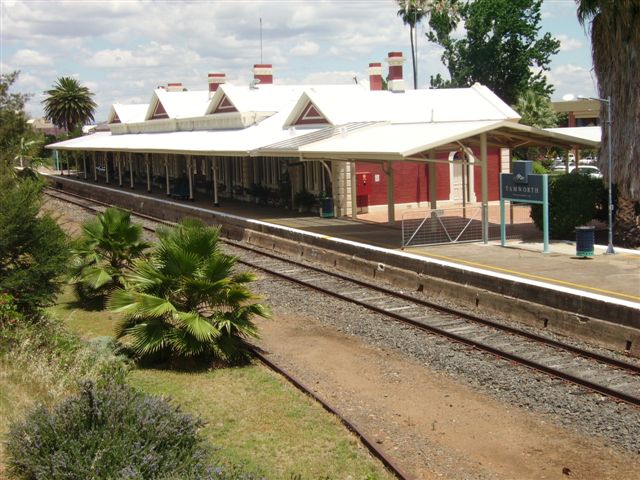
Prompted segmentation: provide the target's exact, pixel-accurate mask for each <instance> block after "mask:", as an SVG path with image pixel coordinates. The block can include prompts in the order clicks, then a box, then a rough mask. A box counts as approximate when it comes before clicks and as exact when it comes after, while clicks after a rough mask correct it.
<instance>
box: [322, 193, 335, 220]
mask: <svg viewBox="0 0 640 480" xmlns="http://www.w3.org/2000/svg"><path fill="white" fill-rule="evenodd" d="M320 204H321V208H320V216H321V217H322V218H333V198H331V197H325V198H323V199H322V200H320Z"/></svg>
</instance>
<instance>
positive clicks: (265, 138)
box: [46, 112, 320, 157]
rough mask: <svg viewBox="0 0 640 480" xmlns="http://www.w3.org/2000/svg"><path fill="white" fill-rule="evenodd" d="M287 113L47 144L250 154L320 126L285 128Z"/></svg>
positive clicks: (93, 148) (80, 148)
mask: <svg viewBox="0 0 640 480" xmlns="http://www.w3.org/2000/svg"><path fill="white" fill-rule="evenodd" d="M284 115H285V112H283V113H277V114H275V115H273V116H272V117H269V118H267V119H265V120H263V121H262V122H260V123H259V124H258V125H253V126H251V127H248V128H243V129H233V130H196V131H178V132H162V133H137V134H127V135H113V134H112V133H111V132H98V133H95V134H93V135H87V136H83V137H78V138H73V139H70V140H65V141H63V142H58V143H54V144H51V145H47V147H46V148H49V149H52V150H72V151H87V152H91V151H94V152H95V151H97V152H137V153H172V154H180V155H224V156H241V157H247V156H250V155H251V154H252V152H255V151H256V149H258V148H259V147H261V146H263V145H267V144H269V143H272V142H273V141H274V140H279V141H283V140H289V139H292V138H295V137H297V136H302V135H304V134H307V133H312V132H315V131H317V130H319V129H320V128H319V127H317V128H305V129H289V130H283V129H282V121H283V118H282V117H283V116H284Z"/></svg>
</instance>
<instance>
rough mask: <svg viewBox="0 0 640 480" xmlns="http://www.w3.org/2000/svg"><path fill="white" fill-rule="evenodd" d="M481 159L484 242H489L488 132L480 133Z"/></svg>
mask: <svg viewBox="0 0 640 480" xmlns="http://www.w3.org/2000/svg"><path fill="white" fill-rule="evenodd" d="M480 161H481V167H482V243H485V244H486V243H489V173H488V162H487V134H486V133H481V134H480Z"/></svg>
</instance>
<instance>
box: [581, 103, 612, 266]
mask: <svg viewBox="0 0 640 480" xmlns="http://www.w3.org/2000/svg"><path fill="white" fill-rule="evenodd" d="M578 98H579V99H581V100H597V101H598V102H601V103H604V104H605V105H606V106H607V148H608V159H607V160H608V163H607V168H608V170H609V175H608V184H609V188H608V189H609V243H608V245H607V254H608V255H613V254H614V253H616V252H615V251H614V249H613V201H612V199H611V195H612V192H611V177H612V176H613V171H612V169H611V157H612V156H613V153H612V151H611V95H609V96H607V98H599V97H584V96H582V95H578Z"/></svg>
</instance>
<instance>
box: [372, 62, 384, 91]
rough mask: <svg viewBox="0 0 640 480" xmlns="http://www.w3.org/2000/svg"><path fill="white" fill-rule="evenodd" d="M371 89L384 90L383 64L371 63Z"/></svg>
mask: <svg viewBox="0 0 640 480" xmlns="http://www.w3.org/2000/svg"><path fill="white" fill-rule="evenodd" d="M369 90H382V64H381V63H379V62H378V63H370V64H369Z"/></svg>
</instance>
